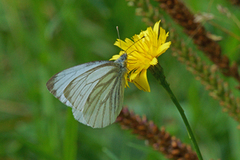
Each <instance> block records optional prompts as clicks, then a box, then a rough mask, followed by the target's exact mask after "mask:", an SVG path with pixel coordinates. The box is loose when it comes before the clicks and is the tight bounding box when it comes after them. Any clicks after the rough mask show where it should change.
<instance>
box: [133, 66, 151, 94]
mask: <svg viewBox="0 0 240 160" xmlns="http://www.w3.org/2000/svg"><path fill="white" fill-rule="evenodd" d="M133 83H134V84H135V86H137V88H138V89H140V90H143V91H147V92H150V86H149V84H148V80H147V70H146V69H144V70H142V72H141V73H140V74H138V75H137V76H136V78H135V79H134V80H133Z"/></svg>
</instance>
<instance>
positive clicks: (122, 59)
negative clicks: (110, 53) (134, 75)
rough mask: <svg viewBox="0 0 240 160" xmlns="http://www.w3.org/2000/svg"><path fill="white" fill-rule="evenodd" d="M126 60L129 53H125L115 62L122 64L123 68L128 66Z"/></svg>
mask: <svg viewBox="0 0 240 160" xmlns="http://www.w3.org/2000/svg"><path fill="white" fill-rule="evenodd" d="M126 60H127V53H123V54H122V55H121V56H120V57H119V58H118V59H117V60H116V61H114V62H115V63H118V64H120V66H121V68H125V67H126Z"/></svg>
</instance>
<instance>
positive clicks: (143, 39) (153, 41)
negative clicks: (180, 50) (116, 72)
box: [110, 21, 171, 92]
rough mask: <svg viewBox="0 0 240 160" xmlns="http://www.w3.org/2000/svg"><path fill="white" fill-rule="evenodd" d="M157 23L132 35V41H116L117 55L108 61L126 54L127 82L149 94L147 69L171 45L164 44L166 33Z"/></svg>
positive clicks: (168, 43)
mask: <svg viewBox="0 0 240 160" xmlns="http://www.w3.org/2000/svg"><path fill="white" fill-rule="evenodd" d="M159 25H160V21H158V22H157V23H156V24H155V25H154V27H153V28H151V27H148V28H147V30H146V31H142V32H141V33H140V34H138V35H134V36H133V37H132V40H131V39H129V38H126V39H125V41H122V40H120V39H118V40H117V41H116V42H115V44H114V45H116V46H118V47H120V48H121V49H122V50H123V51H120V53H119V55H114V56H113V57H112V58H111V59H110V60H116V59H118V58H119V57H120V56H121V55H122V54H123V53H127V55H128V57H127V69H128V78H129V82H133V83H134V84H135V85H136V86H137V87H138V89H140V90H144V91H147V92H150V87H149V84H148V80H147V69H148V68H149V67H150V66H151V65H156V64H157V63H158V60H157V57H159V56H160V55H161V54H163V53H164V52H165V51H166V50H167V49H168V48H169V47H170V45H171V42H166V38H167V37H168V33H166V31H165V30H164V29H163V28H162V27H159Z"/></svg>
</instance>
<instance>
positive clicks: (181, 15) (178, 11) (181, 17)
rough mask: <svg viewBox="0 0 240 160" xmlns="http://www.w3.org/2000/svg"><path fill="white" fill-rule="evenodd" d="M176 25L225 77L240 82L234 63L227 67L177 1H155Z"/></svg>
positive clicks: (214, 46) (204, 32) (202, 28)
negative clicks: (181, 28)
mask: <svg viewBox="0 0 240 160" xmlns="http://www.w3.org/2000/svg"><path fill="white" fill-rule="evenodd" d="M155 1H157V2H159V4H160V7H161V8H162V9H163V10H165V11H166V12H167V13H168V14H169V15H170V16H171V17H172V18H173V19H174V20H175V21H176V22H177V23H178V24H180V25H181V26H182V27H183V28H184V32H185V33H186V34H188V35H189V36H190V37H192V38H193V40H194V43H195V44H196V45H197V46H198V48H199V49H200V50H202V51H203V52H204V53H205V54H206V55H207V57H208V58H209V59H210V60H211V61H212V62H214V63H215V64H216V65H217V66H218V67H219V68H220V69H221V72H222V73H223V74H224V75H225V76H232V77H234V78H235V79H236V80H237V81H238V82H240V75H239V73H238V67H237V65H236V63H233V65H232V66H230V65H229V59H228V57H227V56H226V55H222V52H221V48H220V46H219V45H218V44H217V43H216V42H215V41H213V40H212V39H210V38H208V36H207V35H208V34H207V31H206V30H205V28H204V27H203V26H202V25H201V24H200V23H197V22H195V21H194V15H193V14H192V13H191V12H190V11H189V9H188V8H187V7H186V6H185V5H184V4H183V3H182V2H180V1H179V0H155Z"/></svg>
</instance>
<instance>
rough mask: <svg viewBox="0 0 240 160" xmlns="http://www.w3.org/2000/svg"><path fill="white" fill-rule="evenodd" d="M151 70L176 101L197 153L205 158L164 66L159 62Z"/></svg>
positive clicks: (200, 158) (200, 157) (174, 101)
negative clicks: (171, 87) (168, 79)
mask: <svg viewBox="0 0 240 160" xmlns="http://www.w3.org/2000/svg"><path fill="white" fill-rule="evenodd" d="M149 70H150V72H151V73H152V74H153V76H154V77H155V78H156V79H157V80H158V82H159V83H160V84H161V85H162V86H163V87H164V89H165V90H166V91H167V92H168V94H169V96H170V98H171V99H172V101H173V103H174V104H175V106H176V107H177V109H178V111H179V113H180V115H181V117H182V119H183V121H184V124H185V126H186V128H187V131H188V135H189V138H190V140H191V141H192V143H193V146H194V148H195V150H196V153H197V155H198V158H199V160H202V159H203V158H202V155H201V152H200V150H199V147H198V144H197V141H196V139H195V137H194V134H193V132H192V129H191V127H190V124H189V123H188V120H187V117H186V115H185V113H184V110H183V108H182V107H181V105H180V104H179V102H178V100H177V98H176V97H175V95H174V94H173V92H172V90H171V89H170V87H169V84H168V83H167V81H166V77H165V75H164V73H163V68H162V67H161V66H160V65H159V64H157V65H155V66H151V67H149Z"/></svg>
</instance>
